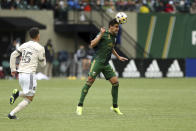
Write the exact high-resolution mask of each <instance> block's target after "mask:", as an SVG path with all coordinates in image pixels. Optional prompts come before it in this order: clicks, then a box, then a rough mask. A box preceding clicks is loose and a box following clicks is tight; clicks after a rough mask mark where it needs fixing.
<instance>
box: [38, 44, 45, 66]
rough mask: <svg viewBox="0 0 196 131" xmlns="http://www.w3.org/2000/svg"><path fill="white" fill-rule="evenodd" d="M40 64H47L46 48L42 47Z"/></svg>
mask: <svg viewBox="0 0 196 131" xmlns="http://www.w3.org/2000/svg"><path fill="white" fill-rule="evenodd" d="M38 60H39V64H40V66H41V67H44V66H46V57H45V49H44V48H42V50H41V53H40V54H39V58H38Z"/></svg>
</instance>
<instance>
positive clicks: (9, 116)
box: [7, 114, 17, 119]
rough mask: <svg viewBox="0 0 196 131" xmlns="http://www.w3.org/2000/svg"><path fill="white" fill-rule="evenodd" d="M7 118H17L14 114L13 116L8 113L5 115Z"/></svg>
mask: <svg viewBox="0 0 196 131" xmlns="http://www.w3.org/2000/svg"><path fill="white" fill-rule="evenodd" d="M7 117H8V118H9V119H17V117H16V116H15V115H14V116H11V115H10V114H8V116H7Z"/></svg>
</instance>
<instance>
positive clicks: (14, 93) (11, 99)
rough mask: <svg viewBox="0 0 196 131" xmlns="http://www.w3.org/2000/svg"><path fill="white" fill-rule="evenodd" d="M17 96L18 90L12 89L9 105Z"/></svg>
mask: <svg viewBox="0 0 196 131" xmlns="http://www.w3.org/2000/svg"><path fill="white" fill-rule="evenodd" d="M18 96H19V90H18V89H14V90H13V91H12V96H11V97H10V104H11V105H12V104H14V102H15V100H16V99H17V98H18Z"/></svg>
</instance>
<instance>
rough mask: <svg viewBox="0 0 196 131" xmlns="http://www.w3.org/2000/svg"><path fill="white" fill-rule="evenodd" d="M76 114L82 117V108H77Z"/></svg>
mask: <svg viewBox="0 0 196 131" xmlns="http://www.w3.org/2000/svg"><path fill="white" fill-rule="evenodd" d="M76 114H77V115H79V116H81V115H82V106H77V109H76Z"/></svg>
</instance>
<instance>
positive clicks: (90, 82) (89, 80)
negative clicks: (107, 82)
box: [86, 77, 95, 86]
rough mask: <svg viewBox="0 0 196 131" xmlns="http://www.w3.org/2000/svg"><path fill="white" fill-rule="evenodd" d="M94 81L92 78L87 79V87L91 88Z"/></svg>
mask: <svg viewBox="0 0 196 131" xmlns="http://www.w3.org/2000/svg"><path fill="white" fill-rule="evenodd" d="M94 81H95V79H94V78H92V77H88V80H87V82H86V84H87V85H89V86H91V85H92V84H93V82H94Z"/></svg>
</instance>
